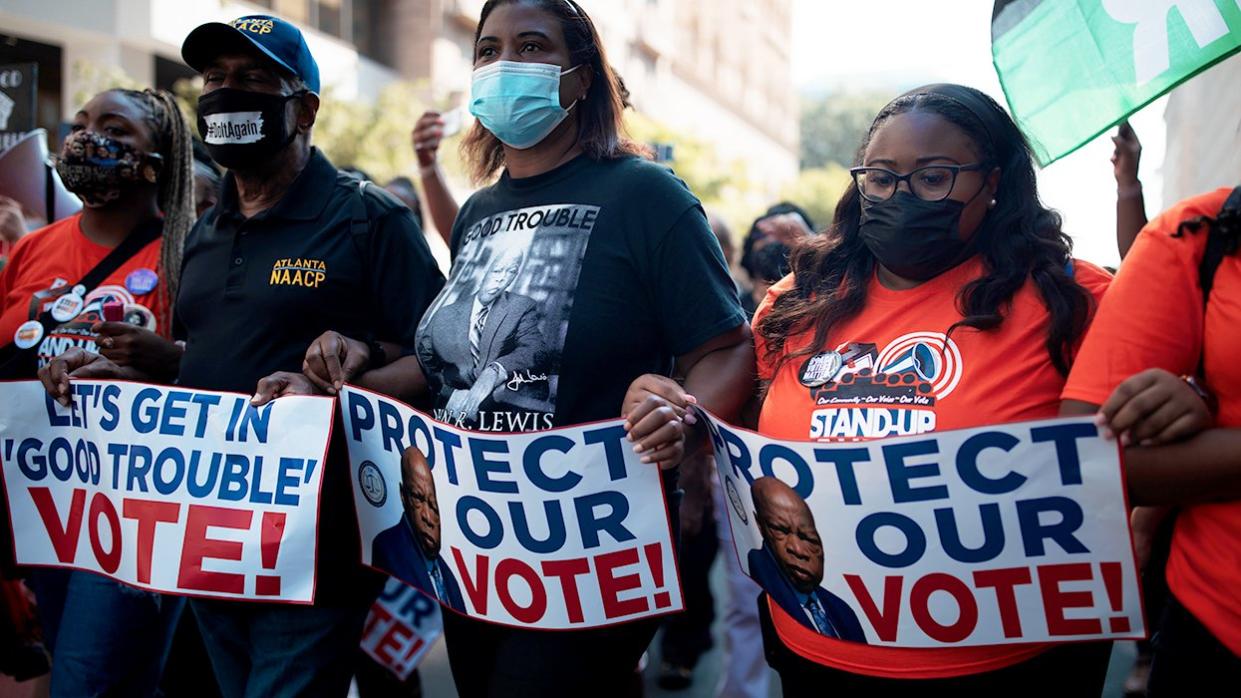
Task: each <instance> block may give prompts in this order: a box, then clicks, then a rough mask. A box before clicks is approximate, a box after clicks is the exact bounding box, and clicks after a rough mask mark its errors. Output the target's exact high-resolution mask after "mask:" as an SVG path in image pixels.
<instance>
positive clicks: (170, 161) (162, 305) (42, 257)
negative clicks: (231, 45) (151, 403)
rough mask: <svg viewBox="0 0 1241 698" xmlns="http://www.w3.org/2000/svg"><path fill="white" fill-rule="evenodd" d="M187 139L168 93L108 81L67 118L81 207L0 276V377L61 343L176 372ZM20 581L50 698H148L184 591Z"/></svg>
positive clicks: (27, 368) (84, 578)
mask: <svg viewBox="0 0 1241 698" xmlns="http://www.w3.org/2000/svg"><path fill="white" fill-rule="evenodd" d="M190 142H191V139H190V135H189V129H188V126H187V125H186V123H185V119H184V117H183V116H182V115H181V112H180V110H179V109H178V108H177V105H176V102H175V101H174V100H173V98H172V95H170V94H168V93H166V92H151V91H145V92H136V91H131V90H109V91H107V92H103V93H101V94H99V95H96V96H95V97H94V98H93V99H91V100H90V101H89V102H87V103H86V105H85V106H84V107H82V109H81V110H80V111H79V112H78V113H77V115H76V116H74V119H73V126H72V130H71V132H70V135H69V137H68V138H67V139H66V140H65V145H64V148H63V149H62V151H61V155H60V158H59V162H58V165H57V169H58V171H59V173H60V175H61V178H62V179H63V180H64V182H65V185H66V187H67V188H68V189H69V190H70V191H72V192H74V193H75V194H77V195H78V196H79V197H80V198H81V199H82V200H83V203H84V204H85V207H84V208H83V209H82V211H81V212H80V213H78V214H75V215H73V216H70V217H68V218H65V219H62V220H60V221H57V222H56V223H53V224H51V225H49V226H47V227H45V228H42V229H40V230H37V231H35V232H33V233H31V234H29V235H27V236H25V237H23V238H22V239H21V240H20V241H19V242H18V243H17V245H15V246H14V249H13V254H12V257H11V259H10V262H9V264H8V265H6V266H5V267H4V270H3V271H0V353H2V354H3V357H4V360H3V361H0V372H3V377H5V378H10V379H14V378H16V379H33V378H35V377H36V370H37V368H38V367H39V366H41V365H45V364H47V363H48V362H49V361H50V360H51V359H53V358H55V357H56V356H57V355H59V354H61V353H63V352H64V351H66V350H67V349H69V348H71V347H81V348H85V349H88V350H90V351H95V350H98V351H100V352H101V353H102V354H103V355H105V356H108V357H109V358H111V359H112V360H113V361H115V362H117V363H121V364H128V363H130V360H131V359H132V358H134V357H135V356H138V355H141V356H145V357H147V359H146V360H145V362H144V364H143V365H144V366H145V369H146V370H147V371H149V372H151V373H153V374H155V375H160V374H166V373H167V371H168V369H169V367H171V369H172V372H173V374H174V375H175V367H176V364H177V362H178V361H179V360H180V356H181V352H180V349H179V348H178V347H177V346H176V345H175V344H174V343H173V342H172V341H170V339H169V336H170V334H171V332H170V328H171V322H170V318H169V312H170V311H169V309H170V308H171V307H172V306H171V303H170V298H171V296H172V295H173V294H175V292H176V281H177V279H176V276H177V274H178V273H179V271H180V259H181V248H182V246H183V244H184V242H185V237H186V234H187V233H188V232H189V229H190V227H191V226H192V225H193V223H194V196H193V174H192V169H191V164H192V155H191V147H190ZM38 408H39V409H42V407H41V405H40V406H39V407H38ZM4 522H5V525H7V523H8V518H7V516H5V517H4ZM0 535H4V536H6V537H7V533H0ZM30 581H31V586H32V587H33V588H34V590H35V593H36V596H37V598H38V606H39V620H40V622H41V624H42V630H43V638H44V641H45V643H46V646H47V647H48V649H50V650H51V654H52V660H53V661H52V680H51V694H52V695H53V696H83V695H126V696H149V695H155V694H156V692H157V688H158V680H159V676H160V671H161V667H162V666H163V662H164V658H165V656H166V654H167V652H168V648H169V645H170V643H171V641H172V633H173V629H174V627H175V625H176V620H177V618H178V616H179V615H180V611H181V608H182V606H183V605H184V600H183V599H180V598H176V597H166V596H161V595H159V594H153V593H149V592H146V591H142V590H138V589H130V588H126V587H124V586H122V585H121V584H119V583H117V582H114V581H111V580H109V579H106V578H104V577H101V576H98V575H95V574H91V573H87V572H79V571H70V570H66V569H53V568H47V569H39V570H36V571H33V572H32V573H31V575H30Z"/></svg>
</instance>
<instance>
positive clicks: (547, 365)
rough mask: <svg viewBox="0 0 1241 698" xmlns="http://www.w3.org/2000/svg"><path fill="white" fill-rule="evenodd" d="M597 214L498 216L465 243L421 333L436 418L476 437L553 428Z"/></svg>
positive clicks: (551, 210)
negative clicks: (571, 322) (580, 280)
mask: <svg viewBox="0 0 1241 698" xmlns="http://www.w3.org/2000/svg"><path fill="white" fill-rule="evenodd" d="M598 215H599V208H598V207H597V206H581V205H568V204H566V205H551V206H538V207H532V208H523V209H517V210H512V211H505V212H502V213H498V214H496V215H494V216H489V217H487V218H485V219H483V220H480V221H478V222H476V223H474V224H473V225H471V226H470V227H469V228H468V229H467V230H466V231H465V233H464V234H463V236H462V239H461V241H460V243H459V244H460V249H459V252H458V255H457V259H456V262H455V266H454V267H453V273H452V276H451V278H450V279H449V280H448V285H447V286H445V287H444V290H443V291H442V292H441V293H440V295H439V297H438V298H437V299H436V300H435V303H433V304H432V306H431V309H430V310H429V311H428V313H427V315H426V316H425V317H424V318H423V321H422V324H421V326H420V327H419V328H418V358H419V360H420V361H421V362H422V365H423V368H424V370H425V372H426V374H427V377H428V380H429V381H430V382H431V388H432V390H433V391H435V394H436V403H435V404H436V409H435V418H436V419H439V420H441V421H444V422H448V423H450V424H454V425H456V426H461V427H467V428H473V429H478V430H481V431H499V432H516V431H528V430H532V429H546V428H549V427H551V426H552V417H553V415H554V413H555V409H556V387H557V382H558V379H559V369H560V355H561V352H562V350H563V348H564V342H565V335H566V334H567V333H568V329H569V313H570V312H571V310H572V308H573V295H574V291H575V289H576V287H577V280H578V275H579V274H580V272H581V268H582V258H583V257H584V256H585V253H586V245H587V243H588V242H589V240H590V232H591V230H592V229H593V228H594V223H595V220H596V219H597V218H598Z"/></svg>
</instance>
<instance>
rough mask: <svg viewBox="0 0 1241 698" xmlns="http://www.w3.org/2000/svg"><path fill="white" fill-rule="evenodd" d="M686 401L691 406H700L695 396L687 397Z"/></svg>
mask: <svg viewBox="0 0 1241 698" xmlns="http://www.w3.org/2000/svg"><path fill="white" fill-rule="evenodd" d="M685 401H686V402H688V403H690V404H691V405H697V404H698V398H696V397H694V396H693V395H686V396H685Z"/></svg>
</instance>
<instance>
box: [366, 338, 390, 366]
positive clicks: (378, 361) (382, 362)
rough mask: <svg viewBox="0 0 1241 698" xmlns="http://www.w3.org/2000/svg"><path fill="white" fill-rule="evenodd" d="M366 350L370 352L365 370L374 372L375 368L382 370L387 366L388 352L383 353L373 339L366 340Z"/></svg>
mask: <svg viewBox="0 0 1241 698" xmlns="http://www.w3.org/2000/svg"><path fill="white" fill-rule="evenodd" d="M366 348H367V350H369V351H370V354H371V358H370V360H369V361H367V362H366V370H368V371H374V370H375V369H377V368H383V367H384V366H387V365H388V352H386V351H384V348H383V345H382V344H380V343H379V342H377V341H376V340H375V339H374V338H370V337H368V338H367V340H366Z"/></svg>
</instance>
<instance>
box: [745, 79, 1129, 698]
mask: <svg viewBox="0 0 1241 698" xmlns="http://www.w3.org/2000/svg"><path fill="white" fill-rule="evenodd" d="M860 158H861V161H860V163H859V164H860V165H861V166H860V167H857V168H854V169H853V170H852V173H853V179H854V183H853V185H852V186H850V187H849V189H848V190H847V191H846V192H845V195H844V197H843V198H842V199H841V201H840V204H839V205H838V207H837V209H836V219H835V221H834V222H833V225H832V227H831V229H830V230H829V231H828V233H827V235H825V236H823V237H821V238H817V239H814V240H811V241H809V242H808V243H807V244H806V245H805V246H804V247H803V248H801V249H800V250H799V251H797V252H796V253H795V254H794V256H793V259H792V267H793V273H792V274H791V275H790V276H788V277H786V278H785V279H783V280H782V281H780V282H779V283H778V284H776V285H775V286H773V287H772V289H771V291H770V292H769V293H768V295H767V298H766V300H765V301H764V302H763V304H762V305H761V306H760V308H759V310H758V313H757V314H756V316H755V320H754V327H755V336H756V350H757V354H758V361H759V367H758V368H759V371H758V372H759V375H760V377H761V378H762V380H763V381H764V382H765V383H766V384H767V391H766V394H765V397H764V401H763V405H762V411H761V413H760V416H759V424H758V428H759V431H760V432H761V433H763V434H766V435H768V436H771V437H774V438H780V439H802V440H805V439H822V440H856V439H869V438H880V437H886V436H901V435H909V434H919V433H925V432H928V431H938V430H944V429H961V428H967V427H975V426H981V425H985V424H998V423H1004V422H1013V421H1018V420H1030V419H1040V418H1048V417H1054V416H1056V414H1057V411H1058V409H1059V397H1060V391H1061V389H1062V388H1063V387H1064V381H1065V377H1066V376H1067V375H1068V372H1069V368H1070V367H1071V365H1072V362H1073V357H1074V354H1075V352H1076V348H1077V346H1078V343H1079V342H1080V340H1081V338H1082V335H1083V334H1084V332H1085V330H1086V327H1087V324H1088V323H1089V321H1090V317H1091V315H1092V313H1093V309H1094V307H1095V305H1096V301H1097V299H1098V298H1099V297H1100V296H1101V295H1102V293H1103V291H1104V290H1105V288H1106V287H1107V284H1108V282H1109V279H1110V277H1109V276H1108V275H1107V273H1106V272H1104V271H1102V270H1101V269H1099V268H1097V267H1095V266H1093V265H1091V264H1087V263H1084V262H1080V261H1076V260H1074V259H1073V258H1072V256H1071V244H1070V241H1069V238H1068V237H1067V236H1066V235H1065V234H1064V233H1063V232H1062V231H1061V230H1060V219H1059V217H1058V216H1057V215H1056V214H1055V213H1054V212H1053V211H1050V210H1048V209H1047V208H1045V207H1044V206H1043V205H1042V204H1041V203H1040V202H1039V197H1038V191H1037V187H1036V184H1035V175H1034V165H1033V161H1032V158H1031V154H1030V148H1029V145H1028V144H1027V143H1026V141H1025V139H1024V137H1023V136H1022V135H1021V133H1020V132H1019V131H1018V129H1017V127H1016V125H1015V124H1014V123H1013V122H1012V120H1011V119H1010V118H1009V117H1008V115H1007V114H1006V113H1005V112H1004V110H1003V109H1001V108H1000V107H999V105H997V104H996V103H995V102H994V101H993V100H991V99H990V98H989V97H987V96H986V95H984V94H983V93H981V92H979V91H978V90H974V89H971V88H967V87H962V86H960V85H931V86H927V87H923V88H919V89H916V90H912V91H910V92H908V93H906V94H904V95H901V96H900V97H897V98H896V99H895V100H893V101H892V102H891V103H890V104H888V105H887V106H886V107H884V108H883V110H882V111H880V112H879V115H878V116H877V117H876V118H875V121H874V123H873V124H872V125H871V128H870V132H869V134H868V135H867V138H866V141H865V143H864V145H863V148H862V150H861V155H860ZM902 398H904V399H902ZM759 605H760V609H761V612H762V615H763V620H764V628H763V630H764V632H763V635H764V644H765V647H766V651H767V657H768V661H769V662H770V663H771V664H772V666H773V667H774V668H775V669H776V670H777V671H778V672H779V673H780V676H781V680H782V683H783V686H784V694H785V695H786V696H828V695H864V694H863V693H862V692H863V691H877V692H878V694H880V695H889V694H891V693H893V692H896V693H900V692H902V691H909V692H910V693H911V694H912V693H913V692H914V691H917V692H918V693H919V694H922V693H923V692H924V691H926V690H927V689H934V688H944V689H945V690H949V691H951V694H952V695H993V694H994V691H996V690H1005V689H1007V690H1012V689H1013V688H1015V687H1020V689H1021V690H1023V691H1024V690H1027V689H1028V690H1039V689H1046V690H1051V689H1053V688H1062V687H1064V686H1065V685H1066V682H1071V685H1072V687H1074V689H1078V688H1080V689H1081V695H1088V694H1094V695H1098V693H1099V691H1100V690H1101V688H1102V685H1103V679H1104V676H1105V674H1106V671H1107V663H1108V657H1109V652H1110V647H1111V645H1110V643H1084V644H1071V645H1061V646H1051V645H1046V644H1019V645H1011V644H1010V645H993V646H982V647H943V648H931V649H913V648H893V647H878V646H871V645H868V644H866V642H864V641H857V640H858V639H859V638H857V637H856V634H857V633H850V632H838V633H836V634H833V632H832V631H831V628H833V627H835V628H850V627H853V628H856V627H857V626H858V624H856V623H853V622H851V620H850V619H849V618H848V615H849V614H848V613H846V612H845V611H844V609H843V608H842V607H841V606H840V605H833V608H832V611H833V612H834V613H836V615H837V619H836V622H834V623H827V624H820V626H821V627H826V628H828V630H827V631H826V632H825V631H823V630H819V629H817V627H816V626H815V625H812V624H811V622H810V621H811V620H814V619H815V616H813V615H811V614H810V613H797V614H794V613H790V612H789V611H788V610H787V609H788V603H785V604H784V605H780V604H777V603H776V602H775V600H774V598H767V597H766V596H764V598H762V599H760V602H759ZM852 607H853V609H854V611H853V612H854V613H855V614H858V615H859V616H860V605H858V604H856V603H854V604H852ZM828 620H829V621H830V618H829V619H828ZM841 638H852V639H853V641H850V640H848V639H841ZM1068 677H1071V679H1070V678H1068ZM842 691H843V693H842Z"/></svg>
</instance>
